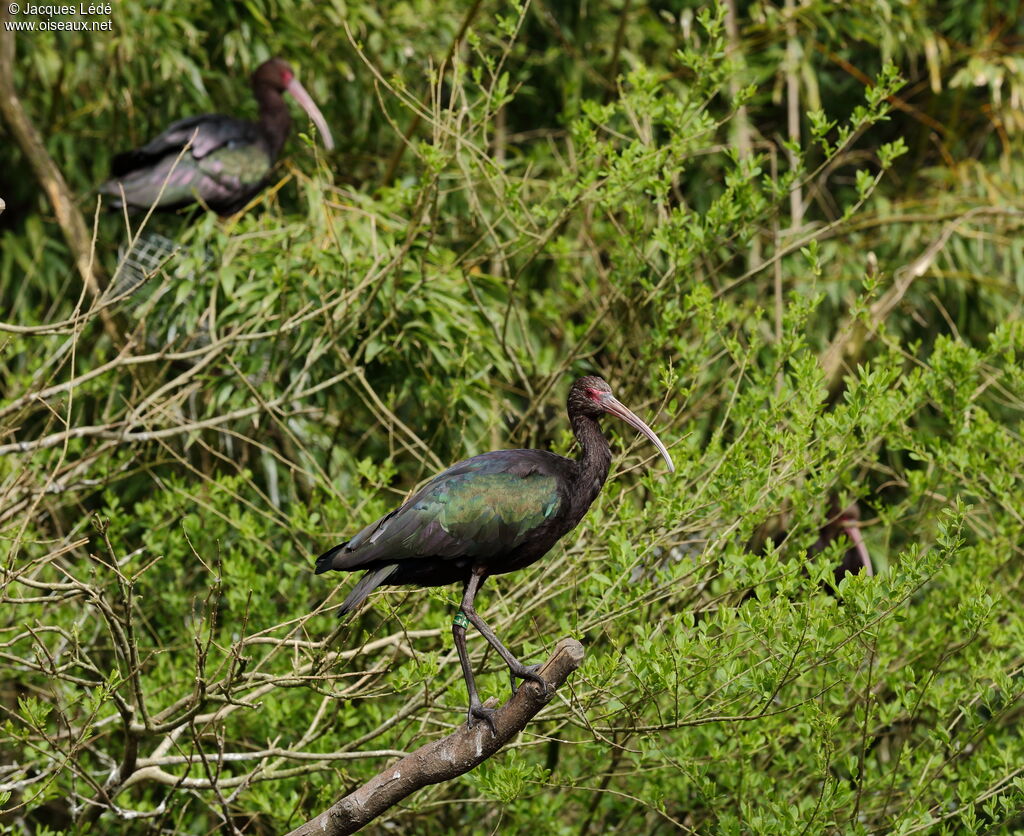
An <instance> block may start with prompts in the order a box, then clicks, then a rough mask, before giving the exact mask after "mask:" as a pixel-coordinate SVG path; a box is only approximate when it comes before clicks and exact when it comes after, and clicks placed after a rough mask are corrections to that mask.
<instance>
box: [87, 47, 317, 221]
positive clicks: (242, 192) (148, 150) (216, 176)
mask: <svg viewBox="0 0 1024 836" xmlns="http://www.w3.org/2000/svg"><path fill="white" fill-rule="evenodd" d="M252 89H253V93H254V95H255V96H256V101H257V102H258V103H259V108H260V118H259V120H258V121H256V122H248V121H246V120H244V119H235V118H233V117H231V116H223V115H221V114H219V113H205V114H203V115H202V116H191V117H189V118H187V119H181V120H179V121H177V122H175V123H173V124H172V125H170V126H169V127H168V128H167V130H166V131H164V132H163V133H162V134H160V136H158V137H156V139H153V140H152V141H150V142H148V143H146V144H145V145H143V146H142V147H141V148H136V149H135V150H133V151H125V152H124V153H122V154H118V155H117V156H115V157H114V160H113V163H112V165H111V175H112V177H111V179H110V180H108V181H107V182H106V183H104V184H103V185H102V186H100V191H101V192H102V193H104V194H108V195H110V196H111V197H113V201H112V202H111V203H110V205H111V206H113V207H114V208H121V207H122V206H123V205H124V204H125V203H127V205H128V208H129V209H133V210H146V209H149V207H151V206H153V205H154V204H156V206H157V208H159V209H179V208H181V207H183V206H188V205H190V204H192V203H196V202H199V203H202V204H204V205H206V206H209V207H210V208H211V209H213V210H214V211H215V212H217V213H218V214H220V215H230V214H231V213H233V212H237V211H238V210H239V209H241V208H242V207H243V206H245V204H246V203H248V202H249V200H251V199H252V198H253V196H255V195H256V194H257V193H258V192H259V191H260V190H261V189H263V187H264V186H265V185H266V183H267V180H268V178H269V175H270V170H271V168H272V167H273V165H274V162H275V161H276V160H277V156H278V154H280V153H281V148H282V147H283V146H284V143H285V140H286V139H287V138H288V132H289V130H290V129H291V125H292V118H291V115H290V114H289V113H288V106H287V105H286V104H285V101H284V94H285V93H290V94H291V96H292V97H293V98H294V99H295V101H297V102H298V103H299V104H300V105H301V106H302V108H303V109H304V110H305V111H306V113H307V114H309V118H310V119H312V120H313V124H315V125H316V127H317V130H319V131H320V135H321V136H322V137H323V141H324V145H325V146H326V147H327V149H328V150H330V149H332V148H334V139H333V138H332V137H331V132H330V130H329V129H328V127H327V122H326V121H324V117H323V114H321V113H320V110H319V108H317V106H316V104H315V103H314V102H313V100H312V99H311V98H310V96H309V94H308V93H307V92H306V90H305V88H304V87H303V86H302V85H301V84H299V81H298V79H297V78H295V73H294V71H293V70H292V68H291V67H290V66H288V64H287V63H286V62H284V61H282V60H281V59H280V58H271V59H270V60H269V61H265V62H264V63H262V64H260V66H259V67H258V68H257V69H256V72H254V73H253V75H252ZM190 142H191V146H190V147H189V148H188V151H186V152H185V154H184V155H183V156H182V157H181V159H180V160H178V156H179V155H180V154H181V152H182V149H184V148H185V147H186V146H187V145H189V143H190ZM176 161H177V162H176ZM161 190H163V191H162V193H161ZM122 191H123V196H122Z"/></svg>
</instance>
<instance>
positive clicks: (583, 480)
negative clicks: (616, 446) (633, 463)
mask: <svg viewBox="0 0 1024 836" xmlns="http://www.w3.org/2000/svg"><path fill="white" fill-rule="evenodd" d="M569 421H570V423H571V424H572V431H573V433H575V435H576V440H577V441H578V442H579V445H580V455H579V456H578V457H577V459H576V467H577V479H576V491H575V493H576V496H574V497H573V504H574V505H577V504H578V505H579V506H580V511H581V514H582V513H586V510H587V509H588V508H589V507H590V505H591V503H592V502H593V501H594V500H595V499H596V498H597V495H598V494H599V493H600V492H601V488H602V487H603V486H604V483H605V480H606V479H607V478H608V468H609V467H611V463H612V450H611V447H609V446H608V439H607V438H605V437H604V433H602V432H601V427H600V425H599V424H598V423H597V421H595V420H594V419H593V418H590V417H589V416H586V415H571V416H570V417H569Z"/></svg>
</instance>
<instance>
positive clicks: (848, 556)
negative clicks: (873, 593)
mask: <svg viewBox="0 0 1024 836" xmlns="http://www.w3.org/2000/svg"><path fill="white" fill-rule="evenodd" d="M859 522H860V506H859V505H858V504H857V503H856V502H852V503H850V504H849V505H847V506H846V507H845V508H842V509H841V508H840V507H839V502H838V501H837V500H836V498H835V497H833V498H832V501H831V503H830V504H829V514H828V521H827V522H826V523H825V525H823V526H822V527H821V529H819V531H818V539H817V540H816V541H815V542H814V544H813V545H812V546H811V547H810V548H809V549H808V550H807V556H808V557H814V555H816V554H820V553H821V552H823V551H825V549H827V548H828V546H829V545H830V544H831V543H833V542H835V541H836V540H838V539H839V538H840V537H842V536H843V535H845V536H846V539H847V540H848V541H849V543H850V546H849V548H848V549H847V550H846V551H845V552H844V553H843V560H842V562H841V563H840V564H839V565H838V566H836V567H835V569H833V570H832V576H833V578H834V580H835V583H836V585H837V586H838V584H839V581H841V580H842V579H843V577H844V576H845V575H856V574H858V573H859V572H863V573H864V574H865V575H867V576H868V577H870V576H872V575H874V573H875V572H874V567H873V566H872V565H871V555H870V554H868V547H867V546H866V545H865V544H864V538H863V537H861V534H860V526H859V525H858V523H859Z"/></svg>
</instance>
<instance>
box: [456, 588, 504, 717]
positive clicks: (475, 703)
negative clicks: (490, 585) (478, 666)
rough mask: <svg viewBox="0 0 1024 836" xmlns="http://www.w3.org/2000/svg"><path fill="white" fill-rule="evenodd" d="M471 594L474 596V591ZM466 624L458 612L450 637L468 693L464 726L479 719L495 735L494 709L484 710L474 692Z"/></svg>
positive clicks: (464, 597)
mask: <svg viewBox="0 0 1024 836" xmlns="http://www.w3.org/2000/svg"><path fill="white" fill-rule="evenodd" d="M470 583H472V581H470ZM469 585H470V584H469V583H467V584H466V591H465V592H464V593H463V596H462V600H463V607H465V601H466V596H467V595H469ZM477 585H479V584H477ZM473 594H476V590H475V589H474V590H473ZM470 600H472V599H470ZM467 624H469V621H468V620H467V619H466V616H465V615H463V613H462V612H459V614H458V615H456V616H455V618H454V620H453V621H452V637H453V638H454V639H455V649H456V650H457V651H458V652H459V662H461V663H462V677H463V679H465V680H466V690H467V691H468V692H469V711H468V712H467V714H466V725H467V726H469V727H470V728H472V727H473V720H474V719H475V718H480V719H481V720H485V721H486V722H487V724H488V725H489V726H490V727H491V733H492V734H497V733H498V730H497V729H496V728H495V726H494V709H493V708H484V706H483V703H481V702H480V695H479V694H478V693H477V690H476V680H475V679H474V678H473V669H472V668H471V667H470V665H469V653H468V652H467V651H466V626H467Z"/></svg>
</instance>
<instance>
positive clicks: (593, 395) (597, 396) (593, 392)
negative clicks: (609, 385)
mask: <svg viewBox="0 0 1024 836" xmlns="http://www.w3.org/2000/svg"><path fill="white" fill-rule="evenodd" d="M603 394H604V393H603V392H599V391H598V390H597V389H587V397H588V398H590V400H592V401H593V402H594V403H600V402H601V397H602V395H603Z"/></svg>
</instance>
